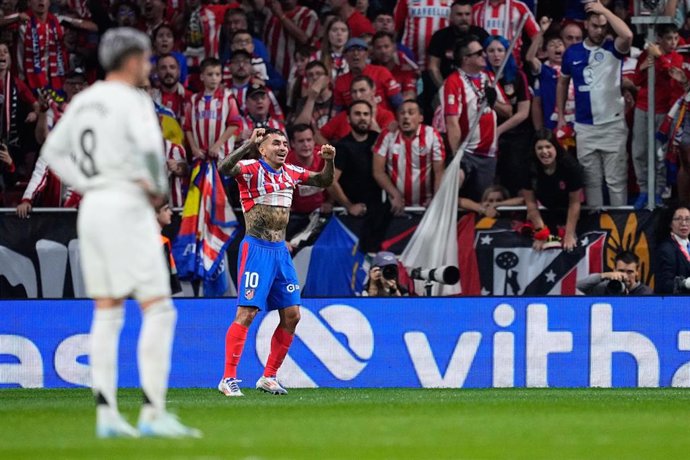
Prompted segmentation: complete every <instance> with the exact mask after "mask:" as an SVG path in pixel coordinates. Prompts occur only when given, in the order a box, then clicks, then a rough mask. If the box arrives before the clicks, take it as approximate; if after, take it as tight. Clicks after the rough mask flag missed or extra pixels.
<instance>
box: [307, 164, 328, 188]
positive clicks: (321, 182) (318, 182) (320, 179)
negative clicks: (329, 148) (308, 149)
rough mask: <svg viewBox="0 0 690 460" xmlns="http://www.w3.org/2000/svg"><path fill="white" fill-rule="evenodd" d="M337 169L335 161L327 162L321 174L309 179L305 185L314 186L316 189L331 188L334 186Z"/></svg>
mask: <svg viewBox="0 0 690 460" xmlns="http://www.w3.org/2000/svg"><path fill="white" fill-rule="evenodd" d="M334 174H335V169H334V167H333V160H326V163H325V164H324V165H323V169H322V170H321V172H320V173H316V174H314V175H312V176H311V177H309V179H307V181H306V182H305V185H313V186H316V187H330V186H331V184H333V176H334Z"/></svg>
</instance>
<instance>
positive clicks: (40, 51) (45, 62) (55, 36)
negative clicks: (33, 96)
mask: <svg viewBox="0 0 690 460" xmlns="http://www.w3.org/2000/svg"><path fill="white" fill-rule="evenodd" d="M28 15H29V24H28V25H27V27H26V32H25V33H24V70H25V73H26V80H27V83H28V84H29V86H30V87H31V88H34V89H36V88H45V87H51V88H53V89H58V90H59V89H62V83H63V80H64V78H65V75H66V65H65V61H66V53H65V49H64V47H63V44H62V28H61V27H60V23H59V21H58V19H57V18H56V17H55V16H54V15H52V14H50V13H48V16H47V19H46V27H47V29H46V34H45V36H42V34H41V33H40V32H39V23H38V18H37V17H36V15H34V13H33V12H32V11H29V12H28ZM42 39H43V40H42ZM41 41H43V42H44V46H43V47H41Z"/></svg>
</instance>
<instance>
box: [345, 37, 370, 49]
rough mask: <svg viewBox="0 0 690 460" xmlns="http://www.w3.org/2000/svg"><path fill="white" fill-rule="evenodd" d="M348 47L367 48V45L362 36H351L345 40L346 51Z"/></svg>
mask: <svg viewBox="0 0 690 460" xmlns="http://www.w3.org/2000/svg"><path fill="white" fill-rule="evenodd" d="M350 48H362V49H364V50H368V49H369V45H368V44H367V42H366V41H365V40H364V39H362V38H351V39H349V40H348V41H347V43H345V51H348V50H349V49H350Z"/></svg>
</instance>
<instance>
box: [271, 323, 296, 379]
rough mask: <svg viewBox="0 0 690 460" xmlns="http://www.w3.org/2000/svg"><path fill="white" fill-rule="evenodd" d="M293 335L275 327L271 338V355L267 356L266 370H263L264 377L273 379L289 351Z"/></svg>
mask: <svg viewBox="0 0 690 460" xmlns="http://www.w3.org/2000/svg"><path fill="white" fill-rule="evenodd" d="M293 337H294V335H293V334H291V333H289V332H288V331H286V330H285V329H283V328H282V327H280V326H278V327H276V330H275V332H274V333H273V337H272V338H271V353H270V354H269V355H268V361H266V368H265V369H264V377H275V376H276V374H277V373H278V369H280V366H281V365H282V364H283V360H284V359H285V356H286V355H287V352H288V350H289V349H290V344H291V343H292V338H293Z"/></svg>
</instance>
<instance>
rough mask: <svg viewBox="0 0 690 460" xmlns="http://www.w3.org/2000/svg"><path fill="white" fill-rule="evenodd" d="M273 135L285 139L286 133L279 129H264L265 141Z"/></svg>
mask: <svg viewBox="0 0 690 460" xmlns="http://www.w3.org/2000/svg"><path fill="white" fill-rule="evenodd" d="M271 134H275V135H278V136H283V137H285V133H284V132H282V131H281V130H279V129H276V128H264V140H265V139H266V138H267V137H268V136H270V135H271Z"/></svg>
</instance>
